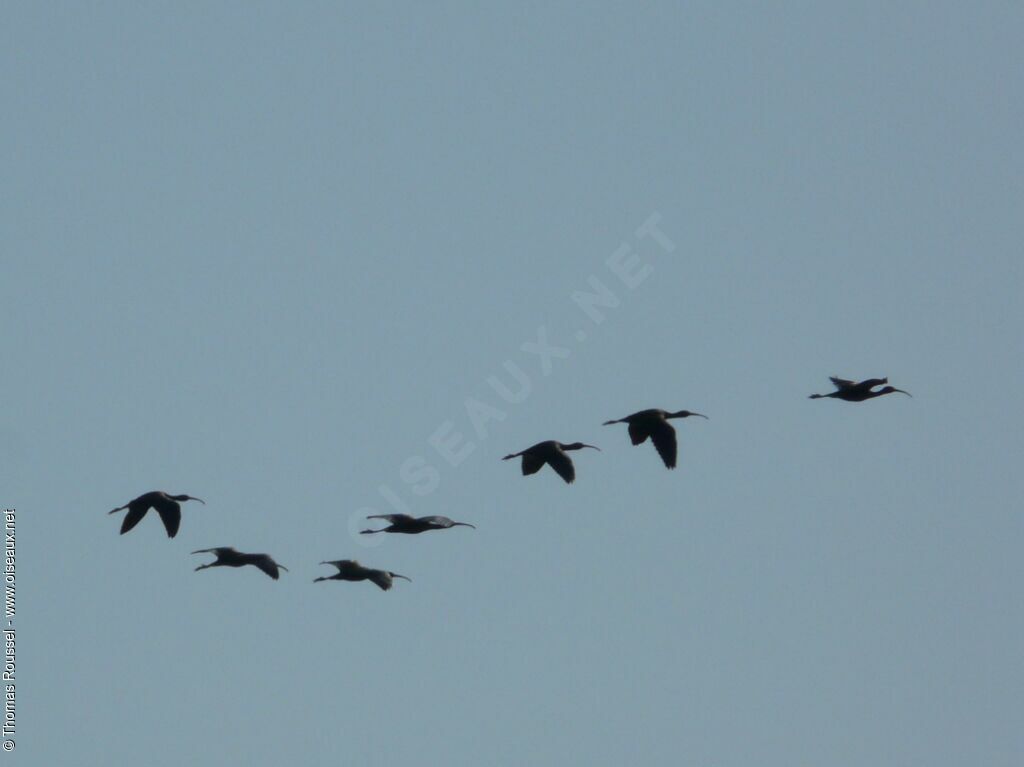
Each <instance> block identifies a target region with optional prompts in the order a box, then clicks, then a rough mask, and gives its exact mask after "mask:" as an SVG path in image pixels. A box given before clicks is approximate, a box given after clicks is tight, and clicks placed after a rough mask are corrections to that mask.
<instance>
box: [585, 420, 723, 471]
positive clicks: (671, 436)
mask: <svg viewBox="0 0 1024 767" xmlns="http://www.w3.org/2000/svg"><path fill="white" fill-rule="evenodd" d="M692 415H695V416H698V417H700V418H705V419H706V418H707V416H706V415H702V414H700V413H693V412H690V411H689V410H678V411H676V412H675V413H670V412H669V411H667V410H661V409H660V408H652V409H650V410H641V411H640V412H639V413H633V415H627V416H626V417H625V418H618V419H616V420H614V421H605V422H604V425H605V426H609V425H611V424H613V423H628V424H629V438H630V440H632V442H633V444H634V445H641V444H643V443H644V442H646V441H647V438H648V437H650V438H651V442H653V443H654V447H655V449H656V450H657V451H658V455H660V456H661V460H662V461H664V462H665V466H666V467H668V468H669V469H674V468H675V467H676V430H675V428H674V427H673V426H672V424H670V423H669V422H668V419H669V418H689V417H690V416H692Z"/></svg>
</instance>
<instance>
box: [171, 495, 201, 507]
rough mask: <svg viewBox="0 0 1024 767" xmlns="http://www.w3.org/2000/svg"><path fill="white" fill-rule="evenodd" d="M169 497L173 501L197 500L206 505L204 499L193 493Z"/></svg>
mask: <svg viewBox="0 0 1024 767" xmlns="http://www.w3.org/2000/svg"><path fill="white" fill-rule="evenodd" d="M171 499H172V500H175V501H199V502H200V503H201V504H203V506H205V505H206V501H204V500H203V499H202V498H196V497H195V496H194V495H172V496H171Z"/></svg>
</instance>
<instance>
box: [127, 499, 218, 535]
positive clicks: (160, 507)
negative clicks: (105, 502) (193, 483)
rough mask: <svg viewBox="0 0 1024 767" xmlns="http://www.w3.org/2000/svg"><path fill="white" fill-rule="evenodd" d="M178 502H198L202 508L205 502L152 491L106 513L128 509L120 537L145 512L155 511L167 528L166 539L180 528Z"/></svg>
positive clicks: (179, 507)
mask: <svg viewBox="0 0 1024 767" xmlns="http://www.w3.org/2000/svg"><path fill="white" fill-rule="evenodd" d="M179 501H199V502H200V503H201V504H203V505H204V506H205V505H206V501H204V500H203V499H202V498H196V497H195V496H192V495H170V494H168V493H165V492H164V491H163V490H153V491H152V492H149V493H143V494H142V495H140V496H139V497H138V498H136V499H135V500H134V501H129V502H128V503H126V504H125V505H124V506H118V507H117V508H116V509H111V510H110V511H108V512H107V513H108V514H114V513H116V512H118V511H123V510H124V509H128V513H127V514H125V517H124V521H123V522H121V535H124V534H125V533H127V532H128V531H129V530H131V529H132V528H133V527H135V526H136V525H137V524H139V522H140V521H142V518H143V517H144V516H146V512H147V511H149V510H150V509H151V508H152V509H156V513H157V514H159V515H160V519H161V520H162V521H163V523H164V527H165V528H167V537H168V538H173V537H174V536H176V535H177V534H178V528H179V527H181V504H180V503H179Z"/></svg>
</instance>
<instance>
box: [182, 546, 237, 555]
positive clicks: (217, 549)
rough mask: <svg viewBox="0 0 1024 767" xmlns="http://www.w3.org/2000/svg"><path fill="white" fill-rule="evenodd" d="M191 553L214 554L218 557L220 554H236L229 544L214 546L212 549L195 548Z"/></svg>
mask: <svg viewBox="0 0 1024 767" xmlns="http://www.w3.org/2000/svg"><path fill="white" fill-rule="evenodd" d="M192 553H193V554H216V555H217V556H218V557H219V556H220V555H221V554H237V553H238V552H236V551H235V550H234V548H232V547H231V546H214V547H213V548H212V549H196V550H195V551H193V552H192Z"/></svg>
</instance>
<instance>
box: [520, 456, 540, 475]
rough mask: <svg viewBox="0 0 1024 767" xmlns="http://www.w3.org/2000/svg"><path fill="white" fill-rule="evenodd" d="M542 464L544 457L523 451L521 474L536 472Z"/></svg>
mask: <svg viewBox="0 0 1024 767" xmlns="http://www.w3.org/2000/svg"><path fill="white" fill-rule="evenodd" d="M542 466H544V459H543V458H538V457H537V456H535V455H534V454H533V453H523V475H524V476H525V475H526V474H536V473H537V472H538V471H540V470H541V467H542Z"/></svg>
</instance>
